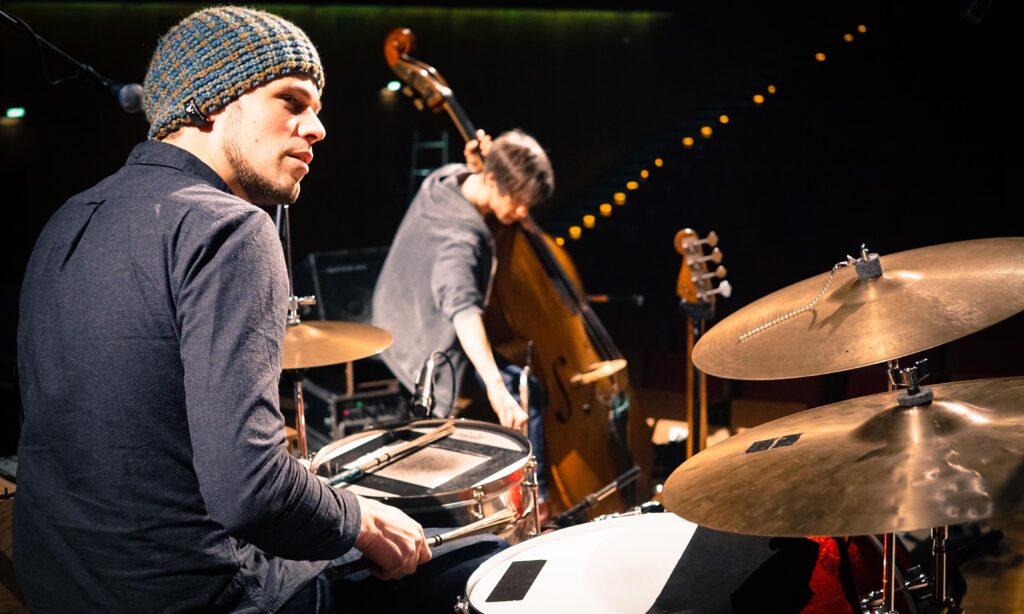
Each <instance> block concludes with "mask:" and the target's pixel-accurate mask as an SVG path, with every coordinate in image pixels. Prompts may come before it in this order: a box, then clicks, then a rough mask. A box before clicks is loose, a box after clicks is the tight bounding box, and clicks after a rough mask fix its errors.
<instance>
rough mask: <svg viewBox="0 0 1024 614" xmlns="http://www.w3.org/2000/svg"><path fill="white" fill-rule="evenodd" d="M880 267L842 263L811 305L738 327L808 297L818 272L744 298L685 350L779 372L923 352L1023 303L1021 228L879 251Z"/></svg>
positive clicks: (734, 369) (717, 365)
mask: <svg viewBox="0 0 1024 614" xmlns="http://www.w3.org/2000/svg"><path fill="white" fill-rule="evenodd" d="M880 260H881V265H882V271H883V273H882V276H881V277H880V278H878V279H870V280H866V281H860V280H858V279H857V274H856V272H855V271H854V267H852V266H848V267H845V268H842V269H840V270H839V271H838V272H837V273H836V276H835V278H834V279H833V281H832V284H831V285H830V286H829V288H828V290H827V291H826V292H825V294H824V295H822V297H821V299H820V300H819V301H818V303H817V304H816V305H815V306H814V307H813V308H812V309H810V310H808V311H806V312H804V313H801V314H799V315H796V316H794V317H792V318H790V319H788V320H785V321H783V322H779V323H778V324H775V325H773V326H769V327H768V328H765V329H764V330H762V331H760V332H757V333H754V334H752V335H750V336H749V337H747V338H745V339H744V340H742V341H741V340H740V338H741V335H744V334H745V333H748V332H750V331H753V330H754V329H756V328H758V327H760V326H762V325H764V324H765V323H767V322H771V321H772V320H775V319H776V318H779V317H780V316H782V315H783V314H787V313H790V312H792V311H793V310H796V309H799V308H801V307H804V306H805V305H808V304H809V303H811V302H812V301H813V300H814V298H815V297H816V296H818V294H819V293H820V292H821V290H822V288H823V287H824V286H825V282H826V281H827V280H828V277H829V274H828V273H825V274H822V275H818V276H816V277H812V278H810V279H807V280H804V281H802V282H799V283H796V284H793V285H792V286H789V287H787V288H783V289H782V290H779V291H777V292H774V293H772V294H769V295H768V296H766V297H764V298H762V299H759V300H757V301H755V302H754V303H751V304H750V305H748V306H746V307H744V308H743V309H741V310H739V311H737V312H736V313H734V314H732V315H730V316H729V317H727V318H725V319H724V320H722V321H721V322H719V323H718V324H717V325H716V326H714V327H713V328H712V329H711V330H709V331H708V332H707V333H706V334H705V335H704V337H703V338H702V339H701V340H700V341H699V342H698V343H697V345H696V347H695V348H694V350H693V362H694V364H695V365H697V368H699V369H700V370H702V371H704V372H705V373H709V374H711V375H716V376H718V377H726V378H731V379H745V380H765V379H785V378H791V377H808V376H811V375H821V374H824V373H834V372H837V371H846V370H849V369H856V368H858V367H864V366H867V365H872V364H877V363H880V362H885V361H887V360H892V359H895V358H900V357H903V356H909V355H911V354H914V353H917V352H922V351H924V350H927V349H929V348H932V347H935V346H937V345H941V344H943V343H948V342H950V341H952V340H954V339H958V338H960V337H963V336H965V335H968V334H970V333H973V332H975V331H978V330H981V329H983V328H985V327H987V326H991V325H992V324H995V323H996V322H999V321H1001V320H1004V319H1006V318H1008V317H1010V316H1012V315H1013V314H1015V313H1017V312H1019V311H1021V310H1022V309H1024V238H1017V237H1015V238H998V239H979V240H975V241H962V242H959V243H946V244H943V245H935V246H932V247H923V248H920V249H913V250H909V251H905V252H899V253H896V254H891V255H888V256H882V257H881V258H880Z"/></svg>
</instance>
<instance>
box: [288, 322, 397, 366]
mask: <svg viewBox="0 0 1024 614" xmlns="http://www.w3.org/2000/svg"><path fill="white" fill-rule="evenodd" d="M393 342H394V337H392V336H391V333H389V332H387V331H386V330H384V329H382V328H377V327H376V326H371V325H369V324H361V323H359V322H329V321H314V322H301V323H299V324H297V325H294V326H288V327H287V328H286V329H285V331H284V355H283V356H282V360H281V368H282V369H286V370H287V369H309V368H311V367H323V366H327V365H335V364H338V363H342V362H350V361H353V360H359V359H360V358H366V357H368V356H373V355H375V354H380V353H381V352H383V351H384V350H386V349H388V348H389V347H391V344H392V343H393Z"/></svg>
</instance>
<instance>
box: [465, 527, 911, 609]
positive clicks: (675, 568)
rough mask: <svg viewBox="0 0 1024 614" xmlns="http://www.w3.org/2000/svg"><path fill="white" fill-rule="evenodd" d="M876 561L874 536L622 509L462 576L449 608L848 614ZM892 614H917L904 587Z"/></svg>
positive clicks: (872, 578) (869, 583) (876, 581)
mask: <svg viewBox="0 0 1024 614" xmlns="http://www.w3.org/2000/svg"><path fill="white" fill-rule="evenodd" d="M841 548H844V549H846V551H847V555H848V556H846V555H842V554H841V553H840V549H841ZM881 567H882V555H881V550H880V549H879V547H878V542H877V540H874V539H873V538H854V539H853V540H850V541H845V540H843V541H841V542H839V541H836V540H833V539H831V538H814V539H804V538H768V537H750V536H744V535H735V534H731V533H722V532H719V531H713V530H711V529H706V528H703V527H698V526H697V525H695V524H693V523H692V522H688V521H686V520H683V519H681V518H679V517H678V516H676V515H674V514H643V515H633V516H628V515H627V516H619V517H614V518H610V519H607V520H598V521H594V522H591V523H588V524H583V525H578V526H575V527H570V528H568V529H562V530H560V531H555V532H553V533H547V534H544V535H541V536H540V537H537V538H534V539H531V540H529V541H526V542H523V543H521V544H518V545H516V546H513V547H512V548H509V549H508V550H505V551H503V552H501V553H499V554H498V555H496V556H495V557H493V558H491V559H489V560H488V561H487V562H485V563H484V564H483V565H481V566H480V568H479V569H477V571H476V572H475V573H474V574H473V575H472V576H471V577H470V579H469V582H468V583H467V585H466V598H465V599H463V600H460V603H459V605H458V606H457V611H462V612H482V613H484V614H524V613H527V612H528V613H530V614H540V613H545V612H551V613H556V612H557V613H565V612H587V613H588V614H624V613H628V612H637V613H640V614H643V613H652V612H687V613H698V612H699V613H715V614H717V613H719V612H722V613H726V612H757V613H763V612H773V613H796V612H800V613H814V614H826V613H827V614H834V613H843V612H849V613H853V612H860V611H861V610H860V608H859V606H858V608H857V609H856V610H855V609H854V607H853V605H852V603H856V602H857V601H859V599H860V597H861V596H865V595H867V594H868V592H870V591H872V590H876V589H878V588H880V583H881V577H882V571H881ZM901 584H902V579H901V578H900V574H899V572H898V571H897V585H898V586H899V585H901ZM901 600H902V601H901ZM897 611H899V612H901V613H903V614H909V613H913V612H915V608H914V605H913V603H911V602H910V601H909V598H908V597H907V596H906V591H898V592H897Z"/></svg>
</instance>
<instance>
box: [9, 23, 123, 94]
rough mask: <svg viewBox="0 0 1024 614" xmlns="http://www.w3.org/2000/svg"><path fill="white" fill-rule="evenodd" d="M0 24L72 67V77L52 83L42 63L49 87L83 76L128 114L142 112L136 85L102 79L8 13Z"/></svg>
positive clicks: (102, 77) (98, 74)
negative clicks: (97, 85)
mask: <svg viewBox="0 0 1024 614" xmlns="http://www.w3.org/2000/svg"><path fill="white" fill-rule="evenodd" d="M0 22H3V23H6V24H7V25H8V26H10V27H11V28H13V29H15V30H17V31H18V32H21V33H22V34H24V35H25V36H27V37H28V38H30V39H31V40H33V41H35V43H36V45H37V46H39V47H40V48H42V47H44V46H45V47H46V48H47V49H49V50H50V51H52V52H54V53H56V54H57V55H59V56H60V57H62V58H64V60H66V61H67V62H68V63H70V64H71V65H72V66H74V67H75V68H76V71H75V74H74V75H71V76H70V77H64V78H62V79H58V80H56V81H52V80H50V78H49V76H48V75H45V72H46V65H45V63H44V65H43V72H44V76H46V79H47V81H48V82H49V84H50V85H57V84H60V83H63V82H64V81H67V80H69V79H73V78H75V77H81V76H83V75H85V76H87V77H89V78H90V79H92V80H94V81H95V82H96V83H97V84H99V85H100V87H102V88H103V89H105V90H107V91H109V92H110V93H111V94H113V95H114V96H115V97H116V98H117V99H118V104H119V105H120V106H121V108H122V109H124V110H125V111H127V112H129V113H135V112H137V111H141V110H142V88H141V86H139V85H138V84H135V83H132V84H123V83H119V82H116V81H114V80H113V79H108V78H106V77H104V76H103V75H101V74H100V73H98V72H96V69H94V68H93V67H92V66H89V65H88V64H83V63H82V62H79V61H78V60H76V59H75V58H73V57H71V56H70V55H68V54H67V53H64V51H63V50H61V49H60V48H59V47H57V46H56V45H54V44H53V43H51V42H50V41H48V40H46V39H45V38H43V37H42V36H39V35H38V34H36V33H35V32H34V31H33V30H32V28H31V27H29V25H28V24H27V23H25V21H23V20H22V19H21V18H20V17H17V16H15V15H11V14H9V13H5V12H4V11H0ZM136 88H137V89H136Z"/></svg>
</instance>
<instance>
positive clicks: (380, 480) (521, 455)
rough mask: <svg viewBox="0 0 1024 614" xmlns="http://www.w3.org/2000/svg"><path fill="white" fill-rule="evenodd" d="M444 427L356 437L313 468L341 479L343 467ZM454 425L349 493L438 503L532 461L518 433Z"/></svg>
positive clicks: (429, 424)
mask: <svg viewBox="0 0 1024 614" xmlns="http://www.w3.org/2000/svg"><path fill="white" fill-rule="evenodd" d="M446 422H448V421H446V420H421V421H418V422H411V423H409V424H407V425H403V426H399V427H395V428H390V429H374V430H369V431H364V432H362V433H357V434H355V435H352V436H350V437H346V438H345V439H342V440H340V441H336V442H334V443H332V444H330V445H328V446H325V447H324V448H323V449H321V450H320V452H319V453H317V455H316V457H315V458H314V459H313V463H312V467H313V469H314V471H315V472H316V473H317V475H320V476H325V477H329V476H333V475H337V474H338V473H340V472H341V470H342V468H343V467H352V466H355V465H357V464H359V463H360V462H362V461H365V460H367V459H371V458H375V457H377V456H380V455H381V454H384V453H386V452H387V451H388V450H389V449H391V448H394V447H396V446H398V445H400V444H402V443H404V442H406V441H409V440H411V439H414V438H416V437H418V436H420V435H423V434H425V433H427V432H429V431H431V430H433V429H434V428H436V427H438V426H440V425H442V424H445V423H446ZM454 422H455V425H456V430H455V433H453V434H452V435H449V436H448V437H445V438H444V439H441V440H438V441H436V442H434V443H432V444H430V445H428V446H426V447H424V448H421V449H419V450H416V451H415V452H412V453H410V454H408V455H406V456H403V457H402V458H399V459H398V460H395V461H392V462H390V463H388V464H386V465H385V466H383V467H380V468H378V469H374V470H373V471H372V472H371V474H370V475H366V476H364V477H363V478H360V479H359V480H358V481H357V482H356V483H353V484H350V485H349V486H348V487H347V488H348V490H350V491H352V492H354V493H356V494H357V495H361V496H364V497H374V498H396V497H397V498H410V497H432V498H439V497H443V495H444V494H446V493H452V492H458V491H462V490H465V489H469V488H473V487H475V486H480V485H483V484H489V483H492V482H494V481H496V480H500V479H501V478H504V477H506V476H508V475H511V474H512V473H515V472H516V471H518V470H520V469H522V467H523V466H524V465H525V464H526V461H527V460H528V459H529V457H530V442H529V440H527V439H526V437H524V436H522V435H521V434H519V433H517V432H515V431H512V430H509V429H506V428H503V427H501V426H498V425H495V424H488V423H486V422H476V421H472V420H455V421H454Z"/></svg>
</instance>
